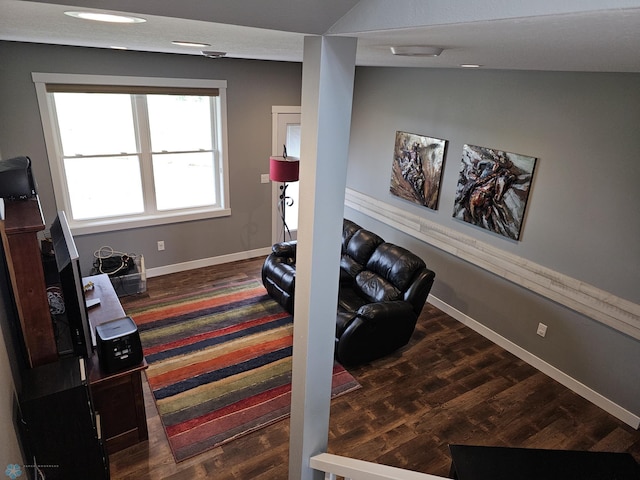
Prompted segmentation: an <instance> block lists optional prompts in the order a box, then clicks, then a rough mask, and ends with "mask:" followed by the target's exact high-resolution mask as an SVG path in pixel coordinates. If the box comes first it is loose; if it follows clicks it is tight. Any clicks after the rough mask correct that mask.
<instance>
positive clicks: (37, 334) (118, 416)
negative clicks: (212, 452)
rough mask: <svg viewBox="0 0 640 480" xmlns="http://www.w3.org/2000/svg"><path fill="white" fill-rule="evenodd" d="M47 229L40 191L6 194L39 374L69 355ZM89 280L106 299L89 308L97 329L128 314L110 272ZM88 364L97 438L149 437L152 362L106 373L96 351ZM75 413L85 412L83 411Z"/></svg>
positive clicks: (29, 348)
mask: <svg viewBox="0 0 640 480" xmlns="http://www.w3.org/2000/svg"><path fill="white" fill-rule="evenodd" d="M44 229H45V224H44V220H43V216H42V211H41V208H40V202H39V199H38V197H37V196H36V197H33V198H30V199H27V200H14V201H7V200H5V202H4V218H3V219H2V220H0V234H1V236H2V244H3V249H4V255H5V260H6V264H7V270H8V274H9V277H10V279H11V289H12V293H13V303H14V305H15V312H16V315H17V317H18V320H19V324H20V325H19V327H20V328H19V330H20V334H21V337H22V343H23V345H24V352H25V356H26V359H25V364H26V366H27V367H28V368H27V369H26V372H25V377H32V376H34V375H31V374H30V372H32V371H35V370H37V369H39V368H41V367H49V366H50V365H52V364H55V363H59V364H60V365H63V364H67V363H68V357H69V355H66V356H60V355H59V354H58V349H57V345H56V338H55V331H54V326H53V322H52V318H51V313H50V309H49V302H48V298H47V291H46V282H45V275H44V269H43V264H42V256H41V251H40V241H39V239H38V232H41V231H43V230H44ZM83 280H84V282H85V283H88V282H92V283H93V285H94V287H93V290H89V291H88V292H87V293H86V297H87V300H90V299H93V298H99V299H100V303H99V304H98V305H97V306H94V307H92V308H91V309H90V310H89V321H90V323H91V327H92V330H93V331H94V332H95V327H96V326H97V325H99V324H101V323H103V322H106V321H109V320H114V319H117V318H122V317H124V316H125V312H124V309H123V308H122V305H121V303H120V301H119V299H118V296H117V295H116V292H115V290H114V288H113V285H112V284H111V281H110V280H109V277H108V276H107V275H96V276H91V277H85V278H84V279H83ZM17 351H18V352H19V351H20V350H19V349H18V350H17ZM85 364H86V368H87V372H86V377H87V378H86V380H85V381H84V383H85V384H87V385H88V387H89V391H90V398H91V405H90V406H89V407H90V408H91V407H93V408H92V410H93V412H92V413H93V414H95V417H96V418H99V420H97V421H96V422H94V423H95V424H96V432H97V433H96V436H97V437H96V439H97V441H99V442H104V444H106V449H107V451H108V452H109V453H113V452H116V451H118V450H121V449H123V448H126V447H128V446H131V445H134V444H136V443H138V442H142V441H144V440H147V438H148V431H147V422H146V414H145V408H144V398H143V391H142V372H143V370H145V369H146V368H147V363H146V361H145V360H144V359H143V361H142V362H141V363H140V364H139V365H136V366H133V367H130V368H126V369H124V370H121V371H117V372H115V373H106V372H105V371H104V370H103V369H102V368H101V366H100V362H99V360H98V355H97V353H96V352H95V351H94V352H93V354H92V355H91V356H90V357H89V358H86V359H85ZM72 414H75V415H81V414H82V412H72ZM100 424H101V425H100ZM100 427H101V428H100ZM60 435H61V436H64V435H65V432H60ZM54 478H55V477H54Z"/></svg>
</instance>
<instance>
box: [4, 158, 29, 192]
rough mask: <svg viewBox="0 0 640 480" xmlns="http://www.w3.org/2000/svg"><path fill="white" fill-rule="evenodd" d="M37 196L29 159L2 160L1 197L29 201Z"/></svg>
mask: <svg viewBox="0 0 640 480" xmlns="http://www.w3.org/2000/svg"><path fill="white" fill-rule="evenodd" d="M35 195H36V184H35V180H34V179H33V174H32V172H31V159H30V158H29V157H16V158H9V159H7V160H0V197H2V198H8V199H11V200H16V199H27V198H31V197H34V196H35Z"/></svg>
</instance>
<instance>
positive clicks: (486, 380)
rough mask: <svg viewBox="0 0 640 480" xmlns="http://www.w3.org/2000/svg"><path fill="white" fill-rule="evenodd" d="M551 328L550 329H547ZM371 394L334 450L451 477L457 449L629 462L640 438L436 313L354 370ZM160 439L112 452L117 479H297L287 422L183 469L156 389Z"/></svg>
mask: <svg viewBox="0 0 640 480" xmlns="http://www.w3.org/2000/svg"><path fill="white" fill-rule="evenodd" d="M261 265H262V259H255V260H246V261H241V262H236V263H233V264H227V265H220V266H215V267H208V268H203V269H198V270H191V271H188V272H181V273H178V274H172V275H166V276H163V277H155V278H150V279H149V280H148V282H147V292H146V293H145V294H141V295H138V296H131V297H124V298H122V299H121V300H122V303H123V306H124V308H125V310H126V308H127V306H128V305H133V304H135V303H136V301H137V300H138V299H139V298H141V297H145V296H149V297H153V298H160V297H162V296H163V295H166V294H168V293H174V292H177V291H185V290H186V291H188V290H193V289H197V288H198V286H200V285H212V284H215V283H217V282H224V281H227V280H228V279H230V278H243V277H256V278H257V277H259V275H260V267H261ZM540 320H541V321H542V320H543V319H540ZM349 371H350V372H351V373H352V374H353V375H354V376H355V377H356V378H357V379H358V381H359V382H360V384H361V385H362V388H361V389H360V390H357V391H355V392H351V393H349V394H347V395H344V396H342V397H339V398H337V399H335V400H334V401H333V402H332V405H331V420H330V433H329V451H330V453H335V454H338V455H345V456H349V457H352V458H357V459H361V460H367V461H371V462H377V463H382V464H387V465H392V466H396V467H401V468H407V469H410V470H416V471H419V472H424V473H430V474H434V475H440V476H443V477H446V476H447V475H448V472H449V465H450V457H449V451H448V444H450V443H462V444H477V445H498V446H514V447H527V448H553V449H568V450H592V451H612V452H630V453H631V454H632V455H633V456H634V457H635V459H636V460H637V461H640V432H639V431H637V430H634V429H633V428H631V427H629V426H627V425H626V424H624V423H623V422H621V421H619V420H617V419H616V418H614V417H613V416H611V415H609V414H607V413H606V412H604V411H603V410H601V409H600V408H598V407H596V406H595V405H593V404H591V403H590V402H588V401H587V400H584V399H583V398H582V397H580V396H578V395H577V394H575V393H573V392H572V391H570V390H568V389H567V388H565V387H563V386H562V385H560V384H559V383H557V382H556V381H554V380H552V379H551V378H549V377H547V376H546V375H544V374H542V373H540V372H539V371H537V370H536V369H534V368H533V367H531V366H529V365H527V364H526V363H524V362H523V361H521V360H519V359H518V358H516V357H515V356H513V355H511V354H510V353H508V352H506V351H505V350H503V349H502V348H500V347H498V346H496V345H494V344H493V343H491V342H490V341H488V340H486V339H485V338H483V337H482V336H480V335H479V334H477V333H475V332H474V331H473V330H471V329H469V328H467V327H465V326H464V325H462V324H461V323H459V322H457V321H456V320H454V319H452V318H451V317H449V316H448V315H446V314H444V313H442V312H441V311H439V310H438V309H436V308H435V307H433V306H431V305H429V304H427V305H426V306H425V308H424V310H423V312H422V315H421V316H420V319H419V321H418V326H417V328H416V331H415V333H414V335H413V337H412V339H411V342H410V343H409V345H408V346H406V347H405V348H403V349H402V350H401V351H399V352H397V353H396V354H393V355H391V356H388V357H386V358H384V359H380V360H378V361H375V362H372V363H370V364H367V365H362V366H359V367H357V368H350V369H349ZM144 384H145V385H144V388H145V403H146V409H147V418H148V426H149V441H148V442H144V443H142V444H139V445H136V446H133V447H130V448H128V449H126V450H123V451H121V452H117V453H115V454H112V455H111V457H110V460H111V478H112V479H114V480H118V479H136V480H144V479H172V480H178V479H201V478H215V479H216V480H225V479H244V480H249V479H251V480H254V479H255V480H267V479H269V480H271V479H278V480H280V479H286V478H287V477H288V474H287V470H288V448H289V447H288V437H289V422H288V421H286V420H285V421H281V422H279V423H277V424H274V425H271V426H269V427H266V428H264V429H262V430H259V431H257V432H254V433H252V434H249V435H246V436H244V437H241V438H239V439H236V440H234V441H232V442H230V443H227V444H225V445H222V446H220V447H218V448H215V449H213V450H210V451H208V452H205V453H203V454H201V455H199V456H197V457H194V458H191V459H188V460H185V461H183V462H180V463H178V464H176V463H175V462H174V460H173V456H172V455H171V451H170V449H169V445H168V443H167V440H166V438H165V434H164V430H163V427H162V424H161V422H160V419H159V417H158V413H157V410H156V408H155V403H154V401H153V398H152V396H151V394H150V391H149V388H148V385H147V384H146V381H145V382H144Z"/></svg>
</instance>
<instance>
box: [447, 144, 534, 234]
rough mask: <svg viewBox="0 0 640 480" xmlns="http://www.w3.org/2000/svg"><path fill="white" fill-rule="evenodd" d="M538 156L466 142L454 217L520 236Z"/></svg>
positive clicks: (498, 232)
mask: <svg viewBox="0 0 640 480" xmlns="http://www.w3.org/2000/svg"><path fill="white" fill-rule="evenodd" d="M537 160H538V159H537V158H536V157H532V156H529V155H522V154H518V153H512V152H505V151H504V150H498V149H494V148H488V147H480V146H477V145H470V144H465V145H464V147H463V151H462V160H461V166H460V174H459V176H458V183H457V186H456V194H455V200H454V208H453V217H454V218H457V219H458V220H462V221H464V222H467V223H470V224H472V225H475V226H477V227H480V228H484V229H486V230H489V231H491V232H493V233H497V234H499V235H502V236H505V237H507V238H510V239H512V240H520V237H521V234H522V226H523V223H524V218H525V212H526V208H527V204H528V203H529V197H530V191H531V185H532V182H533V175H534V172H535V167H536V163H537Z"/></svg>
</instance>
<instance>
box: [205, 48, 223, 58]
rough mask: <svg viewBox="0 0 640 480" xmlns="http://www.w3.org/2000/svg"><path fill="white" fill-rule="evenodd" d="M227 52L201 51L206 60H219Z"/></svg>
mask: <svg viewBox="0 0 640 480" xmlns="http://www.w3.org/2000/svg"><path fill="white" fill-rule="evenodd" d="M226 54H227V52H215V51H213V50H202V55H204V56H205V57H208V58H220V57H224V56H225V55H226Z"/></svg>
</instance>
